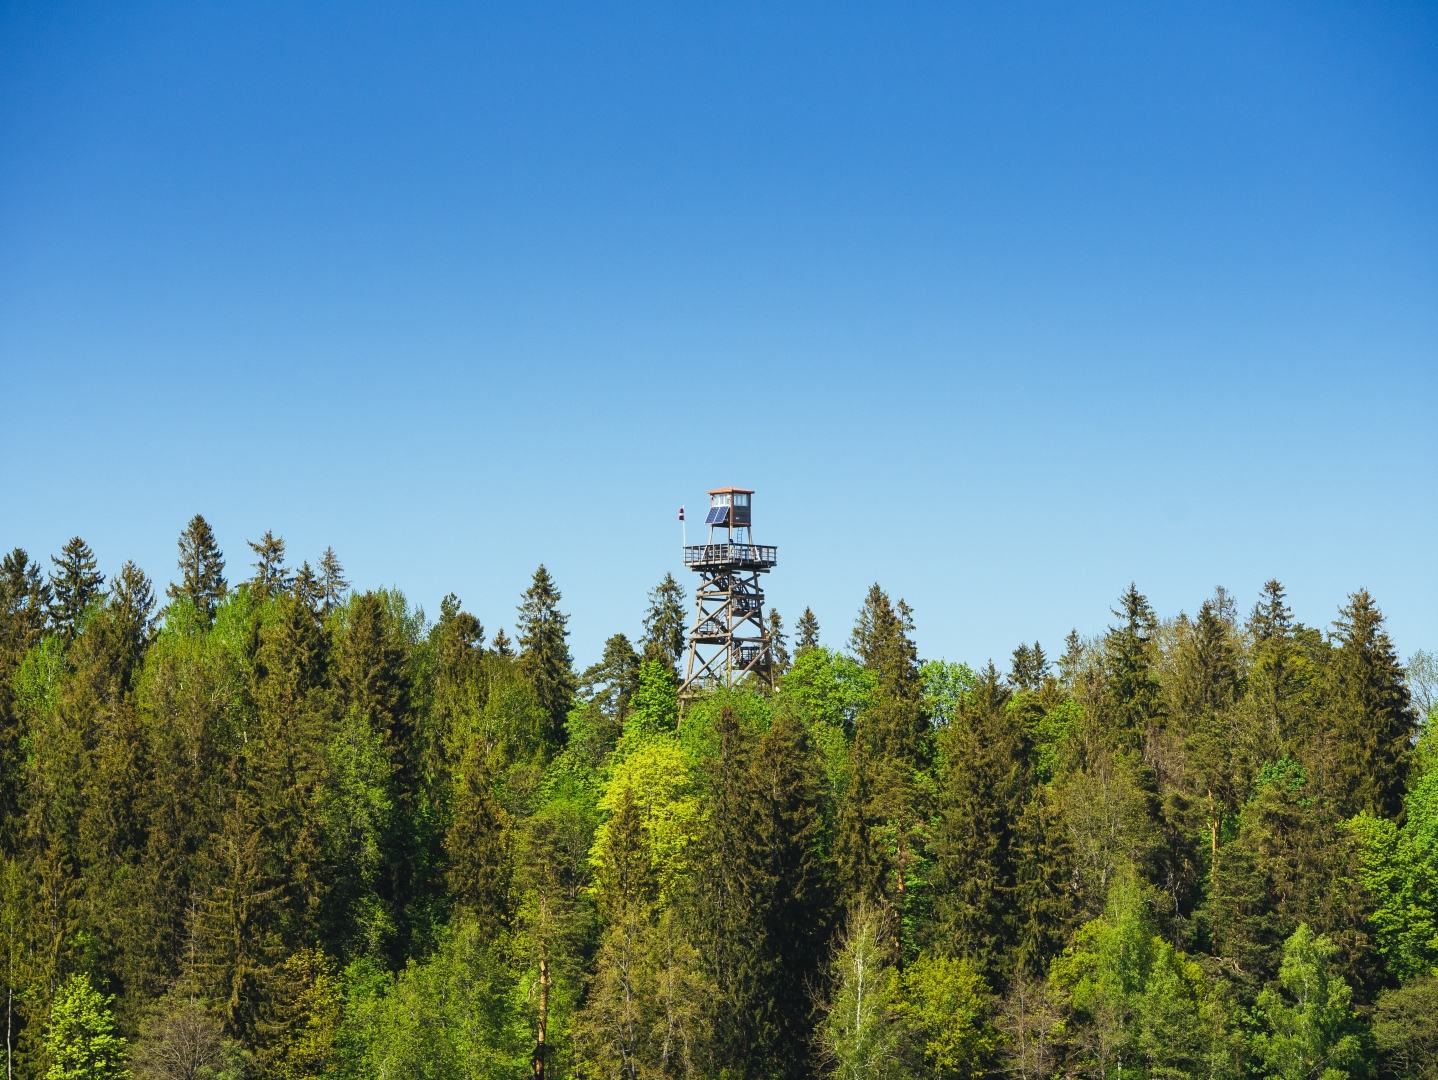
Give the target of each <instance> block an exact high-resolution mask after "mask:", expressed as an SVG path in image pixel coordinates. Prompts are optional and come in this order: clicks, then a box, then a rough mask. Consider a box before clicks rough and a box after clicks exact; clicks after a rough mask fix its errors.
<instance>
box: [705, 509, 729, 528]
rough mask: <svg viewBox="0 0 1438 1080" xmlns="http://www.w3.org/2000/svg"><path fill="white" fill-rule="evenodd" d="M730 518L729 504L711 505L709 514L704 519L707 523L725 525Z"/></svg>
mask: <svg viewBox="0 0 1438 1080" xmlns="http://www.w3.org/2000/svg"><path fill="white" fill-rule="evenodd" d="M728 520H729V508H728V507H727V506H711V507H710V508H709V516H708V517H707V518H705V519H704V524H705V525H723V524H724V523H725V522H726V521H728Z"/></svg>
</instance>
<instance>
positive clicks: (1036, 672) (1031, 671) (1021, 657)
mask: <svg viewBox="0 0 1438 1080" xmlns="http://www.w3.org/2000/svg"><path fill="white" fill-rule="evenodd" d="M1048 675H1049V661H1048V657H1046V656H1045V655H1044V650H1043V648H1042V647H1041V646H1040V645H1039V643H1038V642H1037V641H1035V642H1034V643H1033V645H1032V646H1029V645H1020V646H1019V647H1018V648H1017V649H1015V650H1014V656H1013V668H1012V670H1011V671H1010V673H1009V682H1010V683H1012V684H1013V686H1014V688H1015V689H1017V690H1028V691H1036V690H1038V689H1039V687H1041V686H1042V685H1043V682H1044V680H1045V679H1046V678H1048Z"/></svg>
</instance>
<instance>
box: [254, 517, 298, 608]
mask: <svg viewBox="0 0 1438 1080" xmlns="http://www.w3.org/2000/svg"><path fill="white" fill-rule="evenodd" d="M245 543H247V544H249V546H250V550H251V551H253V552H254V553H255V561H254V563H253V566H254V569H255V576H254V577H252V578H250V580H249V586H250V593H251V594H252V595H253V596H254V598H255V599H256V600H257V601H259V602H261V603H263V602H264V601H266V600H269V599H270V598H271V597H275V596H278V595H279V594H280V593H282V592H285V591H286V590H288V589H289V587H290V580H291V574H290V572H289V570H287V569H286V568H285V541H284V537H281V536H276V535H275V534H274V533H273V532H271V531H270V530H269V529H266V530H265V535H264V536H262V537H260V540H259V543H255V542H254V541H253V540H246V541H245Z"/></svg>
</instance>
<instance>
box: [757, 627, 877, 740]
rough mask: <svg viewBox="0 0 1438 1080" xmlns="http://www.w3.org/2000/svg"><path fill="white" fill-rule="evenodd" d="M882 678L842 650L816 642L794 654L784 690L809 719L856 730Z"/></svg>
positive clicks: (807, 719)
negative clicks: (855, 724) (837, 651)
mask: <svg viewBox="0 0 1438 1080" xmlns="http://www.w3.org/2000/svg"><path fill="white" fill-rule="evenodd" d="M878 681H879V680H878V678H877V677H876V676H875V675H874V674H873V673H872V672H870V671H867V670H865V668H864V667H862V666H861V665H860V664H858V663H856V662H855V661H853V660H851V659H850V658H849V657H847V656H845V655H843V654H842V653H836V652H834V651H833V650H831V649H824V648H820V647H818V646H815V647H813V648H811V649H803V650H801V651H800V652H799V654H798V655H797V656H795V657H794V663H793V666H792V667H790V669H789V671H788V672H787V673H786V674H785V676H784V679H783V683H782V685H781V690H782V692H783V696H784V699H785V700H786V701H789V702H791V703H793V705H794V706H795V707H796V708H797V709H798V710H799V715H800V716H802V717H803V718H804V720H805V722H806V723H809V724H811V725H812V724H827V725H829V726H830V727H832V728H836V729H840V730H846V731H852V730H853V727H854V721H855V719H856V718H857V717H858V715H859V713H860V711H862V710H863V709H864V708H866V707H867V706H868V705H869V703H870V701H871V700H872V699H873V694H874V690H875V688H876V687H877V685H878Z"/></svg>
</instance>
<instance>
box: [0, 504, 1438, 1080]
mask: <svg viewBox="0 0 1438 1080" xmlns="http://www.w3.org/2000/svg"><path fill="white" fill-rule="evenodd" d="M249 547H250V549H251V559H252V564H251V565H249V566H248V568H247V570H246V571H244V572H242V573H240V574H235V573H234V572H233V569H232V567H231V565H230V564H229V563H227V561H226V558H225V556H224V554H223V553H222V552H221V551H220V549H219V546H218V544H217V543H216V540H215V537H214V534H213V532H212V531H211V529H210V527H209V525H208V524H207V523H206V522H205V520H204V518H203V517H201V516H199V515H196V516H195V517H194V519H193V520H192V521H191V522H190V523H189V525H188V527H187V528H186V529H185V531H184V533H183V534H182V535H181V537H180V540H179V557H178V562H177V567H176V569H175V571H174V580H173V582H172V583H171V584H169V585H168V587H167V588H166V589H165V590H164V592H163V597H161V596H157V594H156V588H155V585H154V583H153V582H152V580H151V579H150V578H149V577H147V576H146V574H145V573H144V572H142V571H141V570H140V569H139V568H138V567H137V566H135V564H134V563H133V562H127V563H125V564H124V565H123V566H122V567H121V568H120V570H119V571H118V572H117V573H115V574H114V575H112V576H110V577H108V578H107V577H105V576H103V575H102V574H101V573H100V572H99V570H98V560H97V558H96V556H95V553H94V552H92V551H91V549H90V548H89V546H88V545H87V544H86V543H85V542H84V541H83V540H81V539H80V538H79V537H76V538H74V539H72V540H71V541H70V542H69V543H67V544H66V545H65V546H64V548H63V549H62V551H61V552H60V553H59V554H58V555H56V556H54V557H52V559H51V560H50V562H51V566H50V567H49V568H48V569H46V568H42V566H41V565H40V564H39V562H37V561H35V560H32V559H31V557H30V556H29V555H28V554H27V553H26V552H25V551H23V550H21V549H18V548H17V549H15V550H14V551H12V552H11V553H10V554H9V555H6V556H5V557H4V560H3V564H0V994H3V1001H0V1008H3V1010H4V1013H5V1017H4V1023H5V1032H6V1034H5V1060H6V1078H7V1080H42V1078H43V1080H68V1078H87V1080H103V1078H119V1077H124V1076H133V1077H135V1078H136V1080H146V1078H157V1080H158V1078H163V1080H172V1078H176V1080H178V1078H186V1080H198V1078H201V1077H207V1078H212V1080H219V1078H228V1080H240V1078H242V1077H243V1078H256V1080H300V1078H334V1080H340V1078H356V1080H357V1078H370V1077H394V1078H400V1077H417V1078H418V1077H423V1078H435V1080H441V1078H443V1080H449V1078H455V1080H460V1078H464V1080H469V1078H479V1077H494V1078H502V1077H503V1078H509V1077H512V1078H516V1080H517V1078H519V1077H522V1076H529V1077H533V1078H535V1080H547V1078H553V1080H561V1078H568V1077H575V1078H596V1080H598V1078H624V1080H641V1078H643V1080H659V1078H669V1077H673V1078H679V1077H686V1078H687V1077H716V1078H717V1077H726V1078H734V1080H739V1078H755V1080H758V1078H763V1080H801V1078H809V1077H815V1078H817V1077H829V1076H833V1077H843V1078H846V1080H847V1078H853V1080H858V1078H862V1077H874V1078H884V1080H889V1078H901V1077H915V1078H918V1077H925V1078H933V1080H958V1078H976V1077H980V1076H988V1075H998V1074H1004V1075H1009V1076H1015V1077H1019V1078H1021V1080H1047V1078H1049V1077H1057V1076H1064V1077H1079V1076H1082V1077H1091V1078H1102V1080H1108V1078H1111V1077H1112V1078H1122V1077H1124V1076H1125V1075H1127V1076H1128V1077H1131V1078H1133V1080H1141V1078H1145V1077H1153V1078H1155V1080H1157V1078H1164V1080H1169V1078H1180V1077H1204V1078H1215V1080H1217V1078H1234V1080H1238V1078H1240V1077H1275V1078H1282V1080H1343V1078H1346V1077H1355V1078H1356V1077H1363V1076H1370V1075H1371V1076H1390V1077H1424V1078H1428V1080H1434V1078H1438V768H1435V766H1434V762H1435V758H1438V742H1435V734H1434V732H1435V719H1438V707H1435V699H1434V691H1435V686H1438V664H1435V661H1434V658H1433V657H1431V656H1429V655H1427V654H1424V653H1418V654H1415V656H1414V657H1412V658H1411V659H1410V660H1409V662H1408V664H1407V665H1406V666H1405V665H1404V664H1403V663H1402V662H1401V661H1400V658H1399V656H1398V654H1397V652H1396V650H1395V648H1394V646H1393V643H1392V642H1391V641H1390V639H1389V637H1388V634H1387V632H1386V630H1385V628H1384V620H1383V616H1382V614H1381V612H1380V610H1379V608H1378V605H1377V603H1376V601H1375V600H1374V598H1373V597H1371V596H1370V595H1369V594H1368V593H1367V592H1366V591H1363V590H1361V589H1360V590H1358V591H1356V592H1354V593H1353V594H1352V595H1350V596H1349V597H1347V598H1346V600H1345V601H1344V602H1343V603H1342V605H1341V607H1340V608H1339V609H1338V611H1337V612H1336V618H1335V619H1334V621H1333V622H1332V623H1331V625H1329V626H1327V627H1310V626H1306V625H1304V624H1302V623H1301V622H1298V621H1297V620H1296V619H1295V618H1294V616H1293V613H1292V611H1291V610H1290V608H1289V606H1288V603H1287V600H1286V597H1285V593H1284V589H1283V587H1282V585H1280V584H1279V583H1278V582H1277V581H1270V582H1268V583H1267V584H1266V585H1264V586H1263V590H1262V596H1261V599H1260V600H1259V602H1258V603H1257V604H1256V605H1255V606H1254V608H1253V609H1252V610H1251V611H1250V612H1247V613H1240V612H1239V611H1238V610H1237V608H1236V606H1235V604H1234V602H1233V600H1232V598H1231V597H1230V596H1229V594H1228V593H1227V592H1225V591H1224V590H1222V589H1219V590H1217V591H1216V593H1215V594H1214V596H1212V597H1211V598H1209V599H1207V600H1203V601H1202V602H1201V603H1200V604H1199V606H1198V607H1197V609H1196V612H1194V613H1192V614H1189V613H1179V614H1177V615H1175V616H1172V617H1161V616H1160V615H1159V614H1158V613H1156V612H1155V611H1154V610H1153V608H1152V607H1151V606H1150V604H1149V602H1148V601H1147V599H1146V598H1145V597H1144V596H1143V595H1142V594H1141V593H1140V591H1139V590H1138V588H1137V587H1135V586H1132V585H1131V586H1129V587H1128V588H1127V589H1126V590H1124V591H1123V592H1122V593H1121V595H1120V596H1119V597H1118V599H1117V601H1116V603H1115V606H1114V608H1113V611H1112V615H1111V617H1110V619H1109V620H1108V629H1107V631H1106V632H1104V633H1102V634H1100V635H1098V636H1097V637H1095V638H1092V639H1085V638H1082V637H1080V636H1079V635H1078V634H1077V633H1072V634H1070V635H1069V637H1068V638H1067V640H1066V641H1065V642H1063V644H1062V648H1061V649H1060V650H1058V656H1057V658H1056V659H1055V658H1054V657H1053V656H1052V655H1051V654H1050V652H1047V651H1045V649H1044V648H1043V647H1042V646H1041V645H1040V644H1039V643H1038V642H1032V643H1025V644H1021V645H1019V646H1018V647H1017V648H1015V649H1014V650H1013V653H1012V656H1011V657H1010V658H1009V661H1008V662H1007V663H1006V664H1005V665H1004V667H1003V668H1000V667H999V666H996V665H995V664H994V663H993V662H988V663H985V664H983V665H982V666H979V667H971V666H969V665H966V664H963V663H958V662H951V661H945V660H942V659H925V658H923V657H921V656H920V655H919V652H918V648H917V646H916V644H915V619H916V618H917V614H916V612H915V611H914V610H913V609H912V608H910V606H909V605H908V604H907V603H905V602H904V600H902V599H894V598H891V597H890V596H889V595H888V594H887V593H886V592H885V591H884V590H883V589H882V588H881V587H880V586H879V585H875V586H873V587H872V588H871V589H870V590H869V592H868V594H867V595H866V596H865V597H863V598H862V601H861V603H859V605H858V610H857V613H856V617H855V622H854V625H853V627H852V628H844V630H843V631H842V632H841V633H840V634H839V635H838V636H837V637H835V636H827V635H824V634H823V633H821V628H820V626H819V624H818V621H817V619H816V618H815V617H814V615H813V613H812V611H811V610H807V609H806V610H805V611H804V613H803V614H802V616H801V617H800V618H799V619H797V620H796V622H795V624H794V633H793V635H792V637H790V636H789V635H787V634H786V633H785V630H784V624H783V621H782V619H781V618H780V617H779V616H778V614H777V613H771V617H770V621H769V625H770V628H771V630H772V631H773V633H774V634H775V636H776V637H775V641H776V654H775V655H776V665H777V668H778V678H777V687H776V688H774V689H771V688H770V687H769V686H767V685H760V684H754V685H741V686H738V687H735V688H732V689H723V690H716V691H713V692H710V693H707V694H704V695H701V696H699V697H698V698H696V699H694V700H692V701H689V702H686V703H685V704H684V707H683V709H682V716H681V703H680V699H679V695H678V688H679V677H678V676H679V670H678V667H679V664H680V662H681V659H682V650H683V647H684V627H685V622H686V618H687V609H686V603H685V600H686V598H685V592H684V589H683V587H682V586H681V585H680V584H679V583H678V582H677V581H675V580H674V578H673V577H672V576H670V575H667V574H666V575H665V576H664V578H663V580H662V581H661V582H660V583H659V584H658V585H657V586H656V587H655V588H654V590H653V591H652V592H651V593H650V594H649V596H648V600H647V605H646V604H645V603H644V601H643V599H642V598H639V597H636V603H635V614H636V616H642V625H643V633H642V635H641V636H640V637H639V638H638V639H637V640H633V641H631V640H630V639H629V638H628V637H627V636H626V635H624V634H622V633H616V634H614V635H613V636H612V637H610V638H609V639H608V641H607V642H606V643H605V647H604V652H603V656H602V658H601V659H600V661H599V662H597V663H595V664H594V665H592V666H590V667H589V668H587V669H585V670H583V671H579V670H576V669H575V665H574V662H573V658H572V656H571V654H570V650H569V646H568V632H569V631H568V616H567V615H566V614H565V613H564V610H563V606H562V605H563V597H562V594H561V591H560V588H559V584H558V583H557V582H556V581H555V580H554V578H553V577H552V576H551V575H550V573H549V572H548V571H547V570H546V569H545V568H544V567H543V566H540V567H539V568H538V569H537V570H536V571H535V573H534V576H533V580H532V582H531V584H530V586H529V588H528V589H527V591H525V593H524V594H523V595H522V596H521V597H520V598H519V606H518V609H517V612H516V614H515V617H514V619H513V621H512V624H511V625H512V627H513V629H514V637H513V639H511V638H510V637H509V636H507V635H506V634H505V632H504V631H503V630H500V631H498V632H496V633H495V634H494V636H493V638H489V637H488V635H487V634H486V630H485V627H484V625H483V624H482V622H481V620H480V618H479V617H478V616H477V615H476V614H473V613H471V612H469V611H466V610H465V608H464V605H463V603H462V602H461V601H460V599H459V598H458V597H456V596H453V595H450V596H447V597H445V599H444V601H443V602H442V604H441V605H440V610H439V615H438V618H437V619H434V620H431V619H429V618H428V617H427V616H426V615H425V614H424V613H423V612H422V611H420V610H418V609H417V608H416V607H415V606H413V605H412V604H411V603H410V602H409V601H408V600H407V599H406V598H405V597H404V596H403V595H402V594H401V593H399V592H398V591H395V590H392V589H381V590H368V591H360V590H358V589H356V588H353V587H351V585H350V583H349V582H347V581H346V580H345V577H344V568H343V566H342V565H341V563H340V560H339V558H338V557H337V556H336V555H335V553H334V552H333V550H326V551H325V552H324V553H323V555H322V556H321V557H320V558H319V559H318V560H316V564H315V565H314V566H311V565H310V563H309V562H302V563H301V564H300V565H299V566H298V567H294V566H292V565H290V563H289V562H287V553H286V550H285V545H284V541H283V540H282V539H281V538H279V537H277V536H275V535H273V533H269V532H267V533H265V534H264V535H263V536H262V537H261V539H260V540H258V541H255V542H252V543H250V544H249ZM241 579H242V580H241Z"/></svg>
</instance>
